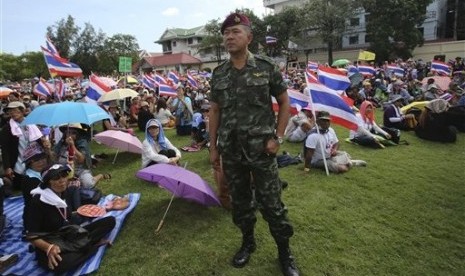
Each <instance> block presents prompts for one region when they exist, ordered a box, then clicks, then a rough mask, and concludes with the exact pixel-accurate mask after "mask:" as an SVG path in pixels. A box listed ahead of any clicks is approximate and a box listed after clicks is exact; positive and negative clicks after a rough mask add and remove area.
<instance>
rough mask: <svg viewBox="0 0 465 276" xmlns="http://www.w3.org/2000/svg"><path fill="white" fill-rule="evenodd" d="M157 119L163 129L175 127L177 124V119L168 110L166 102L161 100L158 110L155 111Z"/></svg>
mask: <svg viewBox="0 0 465 276" xmlns="http://www.w3.org/2000/svg"><path fill="white" fill-rule="evenodd" d="M154 115H155V119H157V120H158V121H160V122H161V124H162V125H163V127H169V128H171V127H174V125H175V123H176V117H174V116H173V114H171V111H170V110H169V109H168V107H167V104H166V100H165V99H163V98H160V99H159V100H158V103H157V108H156V110H155V114H154Z"/></svg>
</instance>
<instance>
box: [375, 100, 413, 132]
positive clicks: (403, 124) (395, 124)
mask: <svg viewBox="0 0 465 276" xmlns="http://www.w3.org/2000/svg"><path fill="white" fill-rule="evenodd" d="M403 101H404V98H402V96H400V95H397V96H396V97H394V98H393V99H392V100H391V101H390V103H389V104H388V105H387V106H386V107H385V108H384V114H383V124H384V126H385V127H387V128H395V129H401V130H412V129H414V128H415V126H416V124H417V121H416V120H415V115H414V114H403V113H402V111H401V110H400V107H401V106H402V102H403Z"/></svg>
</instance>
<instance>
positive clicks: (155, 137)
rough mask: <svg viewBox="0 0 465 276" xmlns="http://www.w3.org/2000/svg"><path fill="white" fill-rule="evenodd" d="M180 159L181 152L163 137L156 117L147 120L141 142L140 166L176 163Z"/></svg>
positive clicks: (160, 125)
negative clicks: (143, 137)
mask: <svg viewBox="0 0 465 276" xmlns="http://www.w3.org/2000/svg"><path fill="white" fill-rule="evenodd" d="M180 159H181V152H180V151H179V149H177V148H176V147H175V146H173V144H171V142H170V140H168V138H166V137H165V134H164V132H163V126H162V124H161V123H160V122H159V121H158V120H156V119H152V120H150V121H148V122H147V126H146V128H145V139H144V141H143V142H142V168H145V167H147V166H150V165H153V164H159V163H162V164H173V165H176V164H177V163H178V161H179V160H180Z"/></svg>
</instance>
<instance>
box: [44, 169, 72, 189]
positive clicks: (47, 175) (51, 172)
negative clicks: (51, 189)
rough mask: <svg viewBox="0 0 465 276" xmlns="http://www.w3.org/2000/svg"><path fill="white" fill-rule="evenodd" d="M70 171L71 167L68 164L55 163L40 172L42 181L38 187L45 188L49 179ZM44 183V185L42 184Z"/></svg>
mask: <svg viewBox="0 0 465 276" xmlns="http://www.w3.org/2000/svg"><path fill="white" fill-rule="evenodd" d="M71 171H72V169H71V167H70V166H69V165H60V164H55V165H53V166H51V167H50V168H48V170H46V171H44V172H43V173H42V181H43V183H41V184H40V188H42V189H45V188H47V184H48V182H49V181H50V180H52V179H54V178H56V177H58V176H60V177H61V176H62V175H64V174H65V175H66V174H69V173H70V172H71ZM43 184H44V185H43Z"/></svg>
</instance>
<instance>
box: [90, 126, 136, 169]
mask: <svg viewBox="0 0 465 276" xmlns="http://www.w3.org/2000/svg"><path fill="white" fill-rule="evenodd" d="M94 139H95V141H97V142H99V143H102V144H104V145H106V146H108V147H111V148H114V149H117V150H118V151H117V152H116V155H115V157H114V159H113V163H115V161H116V157H117V156H118V153H119V151H128V152H133V153H137V154H142V143H141V142H140V140H139V138H137V136H134V135H132V134H129V133H127V132H124V131H120V130H106V131H103V132H100V133H98V134H96V135H95V136H94Z"/></svg>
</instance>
